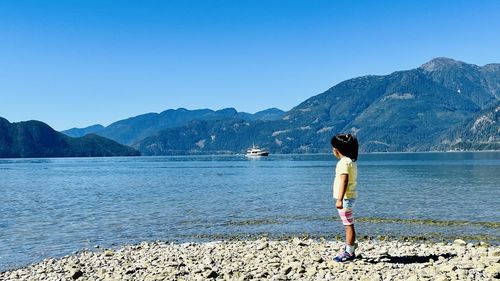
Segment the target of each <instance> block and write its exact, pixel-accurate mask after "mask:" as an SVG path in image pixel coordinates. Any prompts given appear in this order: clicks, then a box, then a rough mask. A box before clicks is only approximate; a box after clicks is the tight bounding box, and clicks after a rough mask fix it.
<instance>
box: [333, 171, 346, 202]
mask: <svg viewBox="0 0 500 281" xmlns="http://www.w3.org/2000/svg"><path fill="white" fill-rule="evenodd" d="M339 180H340V185H339V197H338V198H337V202H336V203H335V207H337V209H343V208H344V204H343V202H342V200H344V195H345V192H346V190H347V183H348V182H349V175H348V174H341V175H340V178H339Z"/></svg>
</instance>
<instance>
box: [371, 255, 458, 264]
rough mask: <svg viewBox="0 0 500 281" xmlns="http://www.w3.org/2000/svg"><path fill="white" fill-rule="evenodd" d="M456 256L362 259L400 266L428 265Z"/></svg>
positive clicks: (374, 262) (387, 256)
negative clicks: (430, 262)
mask: <svg viewBox="0 0 500 281" xmlns="http://www.w3.org/2000/svg"><path fill="white" fill-rule="evenodd" d="M456 256H457V255H455V254H441V255H428V256H389V255H384V256H380V257H378V258H361V259H362V260H363V261H365V262H368V263H373V264H376V263H380V262H384V263H399V264H412V263H427V262H429V261H430V260H431V259H432V260H434V261H437V260H438V259H439V258H440V257H443V258H445V259H450V258H453V257H456Z"/></svg>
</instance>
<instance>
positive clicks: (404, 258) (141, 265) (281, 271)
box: [0, 238, 500, 281]
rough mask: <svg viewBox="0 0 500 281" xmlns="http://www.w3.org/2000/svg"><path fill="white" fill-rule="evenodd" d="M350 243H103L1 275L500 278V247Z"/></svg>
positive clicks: (0, 276)
mask: <svg viewBox="0 0 500 281" xmlns="http://www.w3.org/2000/svg"><path fill="white" fill-rule="evenodd" d="M342 247H343V244H342V242H339V241H329V240H324V239H320V240H307V239H299V238H294V239H290V240H287V241H273V240H267V239H266V238H262V239H259V240H252V241H221V242H209V243H200V244H196V243H187V244H174V243H166V242H150V243H146V242H144V243H141V244H139V245H133V246H125V247H123V248H120V249H117V250H110V249H100V248H96V250H93V251H82V252H79V253H77V254H75V255H73V256H66V257H63V258H60V259H46V260H43V261H42V262H40V263H38V264H34V265H31V266H28V267H25V268H20V269H16V270H10V271H6V272H2V273H0V280H148V281H153V280H252V279H254V280H407V281H412V280H495V279H499V278H500V273H499V270H500V263H499V261H500V247H498V246H490V245H487V244H486V243H474V244H472V243H466V242H465V241H463V240H455V241H454V242H453V243H447V244H445V243H430V242H429V243H411V242H401V241H377V240H366V241H361V242H359V246H358V249H357V253H358V258H357V259H356V260H355V261H352V262H347V263H342V264H341V263H336V262H334V261H332V257H333V256H335V255H336V254H337V253H338V252H339V250H340V249H341V248H342Z"/></svg>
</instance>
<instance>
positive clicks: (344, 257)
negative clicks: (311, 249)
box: [333, 251, 356, 262]
mask: <svg viewBox="0 0 500 281" xmlns="http://www.w3.org/2000/svg"><path fill="white" fill-rule="evenodd" d="M355 258H356V255H355V254H354V253H352V254H349V253H348V252H346V251H344V252H343V253H341V254H339V255H338V256H336V257H334V258H333V260H334V261H336V262H346V261H352V260H353V259H355Z"/></svg>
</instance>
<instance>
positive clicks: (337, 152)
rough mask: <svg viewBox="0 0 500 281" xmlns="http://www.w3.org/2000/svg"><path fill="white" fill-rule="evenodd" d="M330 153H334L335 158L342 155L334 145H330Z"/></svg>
mask: <svg viewBox="0 0 500 281" xmlns="http://www.w3.org/2000/svg"><path fill="white" fill-rule="evenodd" d="M332 153H333V155H335V157H337V159H340V158H341V157H342V155H341V154H340V152H339V151H338V150H337V149H336V148H335V147H332Z"/></svg>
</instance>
